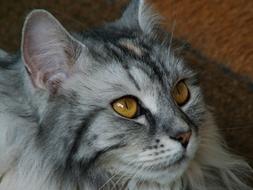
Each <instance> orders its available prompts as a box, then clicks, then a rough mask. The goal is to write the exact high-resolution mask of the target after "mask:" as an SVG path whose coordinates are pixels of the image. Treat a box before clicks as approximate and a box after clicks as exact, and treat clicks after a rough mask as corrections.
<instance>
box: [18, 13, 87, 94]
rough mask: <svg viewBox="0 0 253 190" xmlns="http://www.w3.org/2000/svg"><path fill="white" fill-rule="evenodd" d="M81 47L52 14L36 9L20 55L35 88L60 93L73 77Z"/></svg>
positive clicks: (27, 21) (27, 22)
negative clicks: (72, 73) (70, 76)
mask: <svg viewBox="0 0 253 190" xmlns="http://www.w3.org/2000/svg"><path fill="white" fill-rule="evenodd" d="M81 46H82V45H81V44H80V42H78V41H77V40H75V39H74V38H73V37H72V36H71V35H70V34H69V33H68V32H67V31H66V30H65V29H64V28H63V26H62V25H61V24H60V23H59V22H58V20H57V19H56V18H54V17H53V16H52V15H51V14H50V13H49V12H47V11H45V10H34V11H32V12H31V13H30V14H29V15H28V16H27V18H26V21H25V24H24V26H23V33H22V45H21V53H22V58H23V62H24V64H25V66H26V68H27V70H28V73H29V75H30V78H31V80H32V83H33V84H34V86H35V87H36V88H40V89H46V90H49V91H50V92H51V93H55V92H57V90H58V88H59V87H60V85H61V83H62V82H64V81H65V80H66V79H67V78H68V77H69V75H70V74H71V71H72V69H73V66H74V64H75V60H76V58H77V57H78V54H77V52H80V51H78V49H79V48H81Z"/></svg>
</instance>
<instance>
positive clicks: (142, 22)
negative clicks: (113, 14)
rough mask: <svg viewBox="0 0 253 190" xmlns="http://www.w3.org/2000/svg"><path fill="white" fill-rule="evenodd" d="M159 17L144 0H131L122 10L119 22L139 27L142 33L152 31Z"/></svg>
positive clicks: (131, 26)
mask: <svg viewBox="0 0 253 190" xmlns="http://www.w3.org/2000/svg"><path fill="white" fill-rule="evenodd" d="M159 20H160V17H159V16H158V15H157V14H154V13H153V11H152V8H151V7H150V5H148V4H147V3H146V0H132V1H131V3H130V4H129V5H128V7H127V8H126V10H125V11H124V13H123V15H122V17H121V19H120V20H119V21H120V23H121V24H122V25H124V26H127V27H129V28H135V29H137V28H138V29H141V31H143V32H144V33H148V34H150V33H153V30H154V29H155V28H156V27H157V25H158V24H159Z"/></svg>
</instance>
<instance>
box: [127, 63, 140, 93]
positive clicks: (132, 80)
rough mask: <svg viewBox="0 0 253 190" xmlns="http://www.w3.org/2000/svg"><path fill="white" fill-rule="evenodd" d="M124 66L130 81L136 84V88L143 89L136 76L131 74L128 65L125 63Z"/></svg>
mask: <svg viewBox="0 0 253 190" xmlns="http://www.w3.org/2000/svg"><path fill="white" fill-rule="evenodd" d="M123 68H124V69H125V71H126V73H127V76H128V78H129V79H130V81H131V82H132V83H133V84H134V86H135V88H136V89H137V90H139V91H140V90H141V88H140V85H139V84H138V82H137V81H136V80H135V78H134V76H133V75H132V74H131V72H130V70H129V67H128V65H126V64H124V65H123Z"/></svg>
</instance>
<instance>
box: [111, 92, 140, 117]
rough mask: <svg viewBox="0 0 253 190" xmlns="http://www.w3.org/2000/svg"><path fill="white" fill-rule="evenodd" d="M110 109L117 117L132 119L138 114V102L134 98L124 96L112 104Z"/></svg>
mask: <svg viewBox="0 0 253 190" xmlns="http://www.w3.org/2000/svg"><path fill="white" fill-rule="evenodd" d="M112 108H113V110H114V111H115V112H116V113H118V114H119V115H121V116H123V117H126V118H129V119H133V118H134V117H136V115H137V113H138V102H137V100H136V98H134V97H131V96H124V97H122V98H119V99H117V100H115V101H114V102H112Z"/></svg>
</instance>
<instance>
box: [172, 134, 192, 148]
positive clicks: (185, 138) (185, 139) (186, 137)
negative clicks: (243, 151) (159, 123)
mask: <svg viewBox="0 0 253 190" xmlns="http://www.w3.org/2000/svg"><path fill="white" fill-rule="evenodd" d="M191 136H192V132H191V131H187V132H181V133H179V134H177V135H176V136H175V137H171V138H172V139H174V140H176V141H179V142H180V143H181V144H182V146H183V147H184V148H187V145H188V144H189V141H190V138H191Z"/></svg>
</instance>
